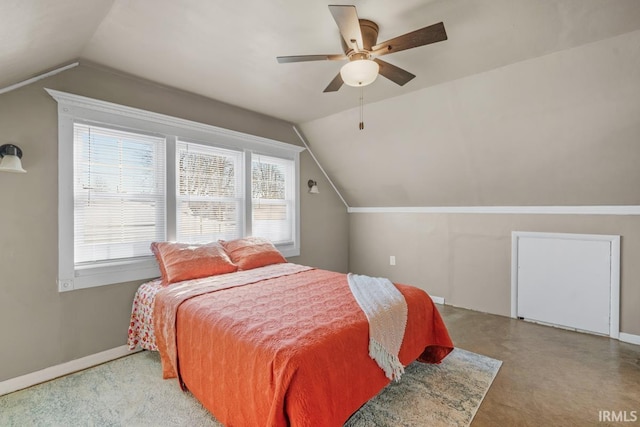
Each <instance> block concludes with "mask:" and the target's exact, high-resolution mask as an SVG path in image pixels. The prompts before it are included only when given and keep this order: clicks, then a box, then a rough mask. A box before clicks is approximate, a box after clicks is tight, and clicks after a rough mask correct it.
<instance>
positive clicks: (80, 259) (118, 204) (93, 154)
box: [73, 123, 166, 266]
mask: <svg viewBox="0 0 640 427" xmlns="http://www.w3.org/2000/svg"><path fill="white" fill-rule="evenodd" d="M73 150H74V175H73V176H74V189H73V193H74V263H75V265H76V266H81V265H83V264H86V263H92V264H94V263H96V262H109V261H115V260H122V259H131V258H136V257H145V256H150V255H151V251H150V249H149V245H150V244H151V242H153V241H161V240H164V239H165V234H166V233H165V223H166V221H165V209H166V208H165V205H166V203H165V176H166V174H165V139H164V138H160V137H155V136H150V135H145V134H138V133H132V132H125V131H121V130H116V129H109V128H105V127H98V126H93V125H88V124H83V123H74V125H73Z"/></svg>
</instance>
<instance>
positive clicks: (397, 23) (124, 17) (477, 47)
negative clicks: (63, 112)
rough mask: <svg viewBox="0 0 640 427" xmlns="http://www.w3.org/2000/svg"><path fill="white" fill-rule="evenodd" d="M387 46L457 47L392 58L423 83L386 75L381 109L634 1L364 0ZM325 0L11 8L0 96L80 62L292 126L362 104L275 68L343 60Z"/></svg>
mask: <svg viewBox="0 0 640 427" xmlns="http://www.w3.org/2000/svg"><path fill="white" fill-rule="evenodd" d="M349 3H351V4H354V5H356V7H357V11H358V15H359V17H360V18H365V19H370V20H373V21H375V22H376V23H378V25H379V27H380V33H379V37H378V40H379V41H383V40H387V39H390V38H392V37H395V36H398V35H400V34H404V33H406V32H409V31H412V30H415V29H418V28H422V27H424V26H427V25H430V24H433V23H436V22H440V21H443V22H444V24H445V27H446V30H447V33H448V37H449V39H448V40H447V41H445V42H441V43H437V44H433V45H428V46H423V47H419V48H415V49H412V50H408V51H403V52H398V53H396V54H393V55H388V56H386V57H385V60H388V62H390V63H393V64H394V65H397V66H399V67H402V68H404V69H406V70H408V71H410V72H412V73H413V74H415V75H416V76H417V77H416V78H415V79H414V80H412V81H411V82H409V83H408V84H407V85H405V86H404V87H400V86H397V85H396V84H394V83H392V82H390V81H388V80H386V79H385V78H379V79H378V80H377V81H376V82H375V83H374V84H373V85H371V86H369V87H367V88H366V91H365V95H364V96H365V102H373V101H379V100H382V99H387V98H391V97H395V96H399V95H403V94H406V93H409V92H412V91H416V90H419V89H423V88H426V87H429V86H433V85H436V84H440V83H443V82H447V81H452V80H455V79H459V78H461V77H464V76H469V75H473V74H477V73H480V72H484V71H487V70H491V69H495V68H498V67H502V66H505V65H508V64H513V63H516V62H520V61H524V60H527V59H529V58H535V57H539V56H542V55H546V54H549V53H551V52H555V51H560V50H564V49H569V48H573V47H575V46H579V45H582V44H586V43H590V42H593V41H596V40H601V39H605V38H609V37H613V36H616V35H619V34H623V33H625V32H629V31H632V30H635V29H638V28H640V2H638V1H637V0H616V1H608V0H562V1H559V0H482V1H478V0H403V1H401V2H388V1H385V0H357V1H352V2H349ZM327 4H328V2H327V1H324V0H323V1H318V0H308V1H299V0H234V1H210V0H181V1H171V0H56V1H49V0H5V1H3V2H1V3H0V40H2V42H1V43H0V88H1V87H5V86H8V85H11V84H13V83H16V82H18V81H20V80H23V79H25V78H28V77H31V76H33V75H36V74H38V73H41V72H43V71H46V70H48V69H52V68H54V67H57V66H60V65H64V64H66V63H69V62H71V61H74V60H76V59H77V58H83V59H88V60H91V61H93V62H96V63H99V64H103V65H106V66H109V67H111V68H114V69H117V70H121V71H124V72H127V73H130V74H133V75H136V76H139V77H142V78H145V79H149V80H152V81H155V82H158V83H162V84H166V85H169V86H173V87H176V88H179V89H183V90H186V91H190V92H194V93H198V94H201V95H204V96H207V97H210V98H214V99H217V100H220V101H223V102H227V103H230V104H234V105H237V106H240V107H244V108H247V109H250V110H254V111H257V112H261V113H265V114H268V115H271V116H275V117H277V118H280V119H284V120H287V121H290V122H294V123H302V122H307V121H310V120H313V119H318V118H321V117H325V116H329V115H331V114H334V113H336V112H339V111H343V110H346V109H348V108H351V107H354V106H355V105H357V104H358V98H359V91H358V90H357V89H354V88H350V87H343V88H342V89H341V90H340V91H339V92H337V93H323V92H322V91H323V89H324V88H325V87H326V85H327V84H328V83H329V82H330V81H331V79H332V78H333V77H334V76H335V75H336V73H337V72H338V70H339V69H340V66H341V65H342V63H340V62H334V61H323V62H306V63H295V64H278V63H277V62H276V59H275V58H276V56H280V55H300V54H317V53H322V54H326V53H341V46H340V36H339V33H338V30H337V27H336V24H335V22H334V20H333V18H332V16H331V14H330V13H329V10H328V8H327Z"/></svg>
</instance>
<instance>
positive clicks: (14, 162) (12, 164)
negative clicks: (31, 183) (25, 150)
mask: <svg viewBox="0 0 640 427" xmlns="http://www.w3.org/2000/svg"><path fill="white" fill-rule="evenodd" d="M0 157H1V158H2V160H1V161H0V172H14V173H26V172H27V171H26V170H24V169H22V162H21V161H20V159H21V158H22V150H21V149H20V147H18V146H17V145H13V144H4V145H2V146H0Z"/></svg>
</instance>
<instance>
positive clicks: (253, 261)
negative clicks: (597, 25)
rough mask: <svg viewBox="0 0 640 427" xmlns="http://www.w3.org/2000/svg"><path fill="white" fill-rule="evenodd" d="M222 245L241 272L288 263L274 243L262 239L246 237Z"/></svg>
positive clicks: (223, 242)
mask: <svg viewBox="0 0 640 427" xmlns="http://www.w3.org/2000/svg"><path fill="white" fill-rule="evenodd" d="M220 243H221V244H222V246H224V249H225V250H226V251H227V254H229V257H230V258H231V262H233V263H234V264H235V265H237V266H238V268H239V269H240V270H251V269H252V268H258V267H263V266H265V265H271V264H280V263H283V262H287V260H286V259H285V257H283V256H282V254H281V253H280V252H279V251H278V250H277V249H276V247H275V246H273V243H271V242H270V241H269V240H267V239H265V238H262V237H246V238H244V239H237V240H230V241H228V242H225V241H220Z"/></svg>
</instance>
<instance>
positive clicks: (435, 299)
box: [429, 295, 444, 304]
mask: <svg viewBox="0 0 640 427" xmlns="http://www.w3.org/2000/svg"><path fill="white" fill-rule="evenodd" d="M429 296H430V297H431V301H433V302H435V303H436V304H444V297H436V296H433V295H429Z"/></svg>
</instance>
